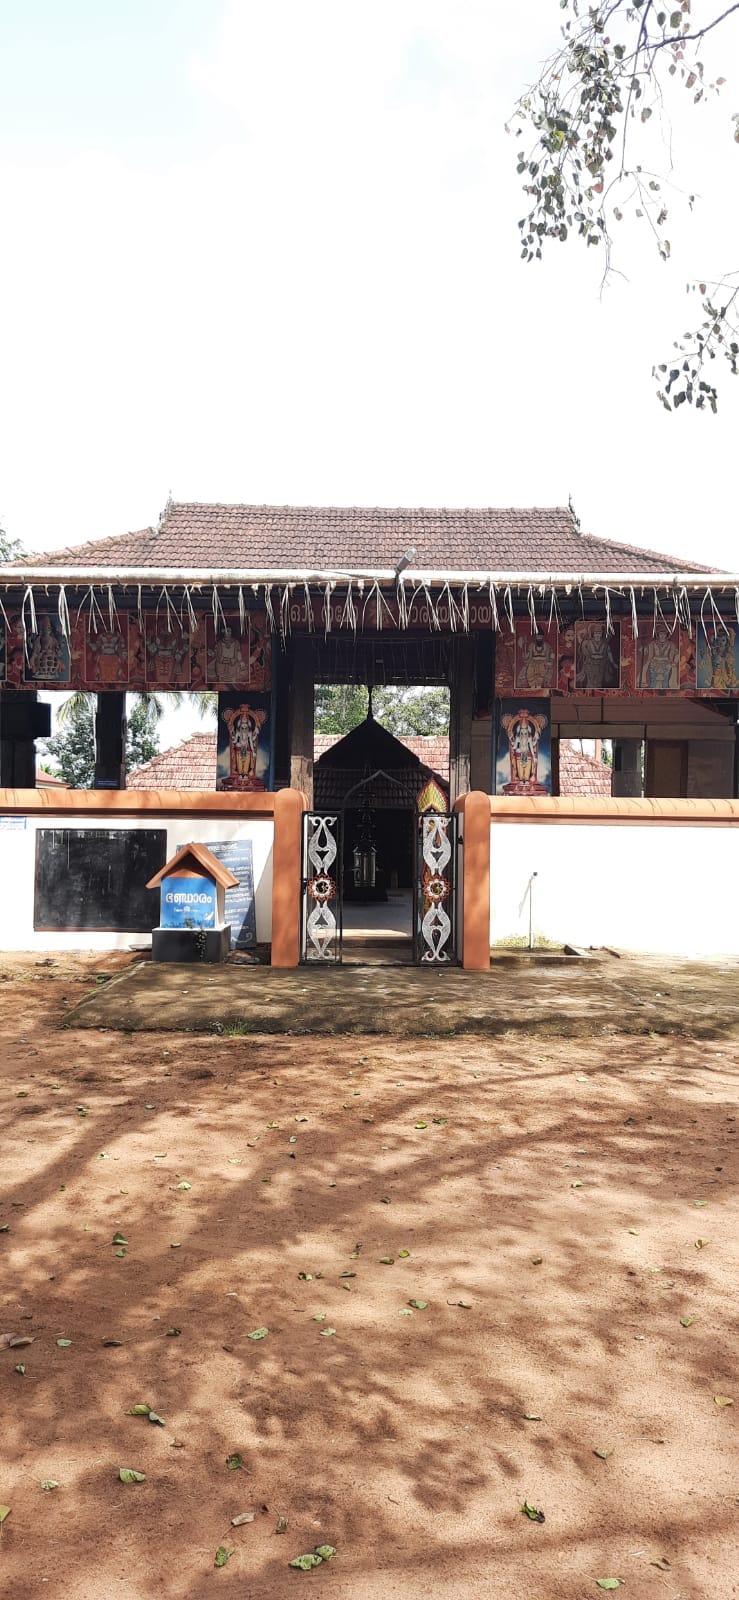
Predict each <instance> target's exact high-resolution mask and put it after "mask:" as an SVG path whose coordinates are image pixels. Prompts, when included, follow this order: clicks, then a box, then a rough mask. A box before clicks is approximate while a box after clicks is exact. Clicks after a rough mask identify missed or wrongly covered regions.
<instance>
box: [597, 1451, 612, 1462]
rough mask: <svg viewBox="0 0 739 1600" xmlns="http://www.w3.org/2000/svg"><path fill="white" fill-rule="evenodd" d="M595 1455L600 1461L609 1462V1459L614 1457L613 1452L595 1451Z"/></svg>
mask: <svg viewBox="0 0 739 1600" xmlns="http://www.w3.org/2000/svg"><path fill="white" fill-rule="evenodd" d="M593 1455H594V1456H597V1457H598V1460H599V1461H607V1460H608V1457H609V1456H612V1455H613V1450H612V1449H611V1450H594V1451H593Z"/></svg>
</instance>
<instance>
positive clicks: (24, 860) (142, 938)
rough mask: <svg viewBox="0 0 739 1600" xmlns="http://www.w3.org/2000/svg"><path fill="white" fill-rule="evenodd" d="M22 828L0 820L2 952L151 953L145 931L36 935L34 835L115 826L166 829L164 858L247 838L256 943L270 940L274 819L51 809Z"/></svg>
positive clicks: (13, 820) (32, 817)
mask: <svg viewBox="0 0 739 1600" xmlns="http://www.w3.org/2000/svg"><path fill="white" fill-rule="evenodd" d="M24 820H25V827H24V826H19V825H17V817H13V818H11V819H10V821H11V825H10V826H5V825H3V822H2V819H1V818H0V950H48V951H54V950H93V951H94V950H127V949H129V947H130V946H134V947H135V948H136V949H149V947H150V946H151V937H150V935H149V934H147V933H112V932H92V931H87V930H75V931H74V932H69V933H40V932H36V930H35V929H34V926H33V905H34V873H35V863H36V834H37V832H38V830H39V829H40V828H57V829H64V828H73V829H75V830H76V829H82V828H84V829H88V828H103V829H105V830H106V831H107V830H108V829H113V828H115V829H116V830H118V829H121V830H123V831H124V832H126V831H130V830H131V829H141V828H166V830H167V860H169V858H170V856H173V855H174V854H175V852H176V851H177V850H179V849H181V847H182V845H184V844H190V843H192V842H193V841H197V842H198V843H199V844H209V843H211V842H216V841H217V840H220V839H222V840H224V841H230V840H233V839H250V840H251V844H252V858H253V863H254V892H255V901H256V919H257V939H258V940H259V941H260V942H262V941H265V942H266V941H268V940H269V939H271V937H272V847H273V841H274V820H273V818H272V817H255V816H249V814H248V813H245V814H243V815H242V816H234V815H233V814H231V815H228V814H224V815H219V814H215V815H214V814H212V813H211V814H210V815H204V816H193V815H188V814H186V813H185V814H182V813H180V814H178V813H176V812H169V813H168V812H167V810H166V806H163V807H162V809H161V810H153V809H152V810H146V811H142V812H140V813H135V814H133V815H132V814H130V813H127V814H120V815H116V814H115V813H114V812H108V813H105V814H103V815H101V814H94V813H90V812H88V813H87V814H85V813H84V812H80V813H74V812H72V811H65V812H64V813H59V812H54V811H53V810H51V808H49V809H48V810H44V811H43V812H39V811H36V812H34V813H33V814H28V815H27V816H26V817H25V819H24Z"/></svg>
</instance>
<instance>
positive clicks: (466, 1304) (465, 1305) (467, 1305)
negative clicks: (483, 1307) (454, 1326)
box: [457, 1300, 472, 1311]
mask: <svg viewBox="0 0 739 1600" xmlns="http://www.w3.org/2000/svg"><path fill="white" fill-rule="evenodd" d="M457 1305H458V1306H461V1307H462V1310H463V1311H471V1310H472V1301H471V1300H458V1301H457Z"/></svg>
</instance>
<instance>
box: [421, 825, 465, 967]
mask: <svg viewBox="0 0 739 1600" xmlns="http://www.w3.org/2000/svg"><path fill="white" fill-rule="evenodd" d="M456 902H457V818H456V816H455V815H453V814H452V815H449V814H448V813H443V812H439V811H426V812H424V814H423V816H420V817H419V819H418V842H417V865H416V911H415V918H414V922H415V952H414V954H415V960H416V963H417V965H418V966H422V967H426V966H436V967H440V966H450V965H452V964H453V963H454V962H455V961H456V960H457V910H456Z"/></svg>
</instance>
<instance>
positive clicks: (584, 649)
mask: <svg viewBox="0 0 739 1600" xmlns="http://www.w3.org/2000/svg"><path fill="white" fill-rule="evenodd" d="M620 684H621V625H620V623H619V622H614V623H613V626H612V631H611V632H610V633H609V632H608V628H607V625H606V622H605V620H600V619H596V620H594V621H587V622H586V621H581V622H576V623H575V689H576V690H584V691H585V692H586V693H587V692H589V691H590V692H592V691H593V690H601V689H618V688H619V687H620Z"/></svg>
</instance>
